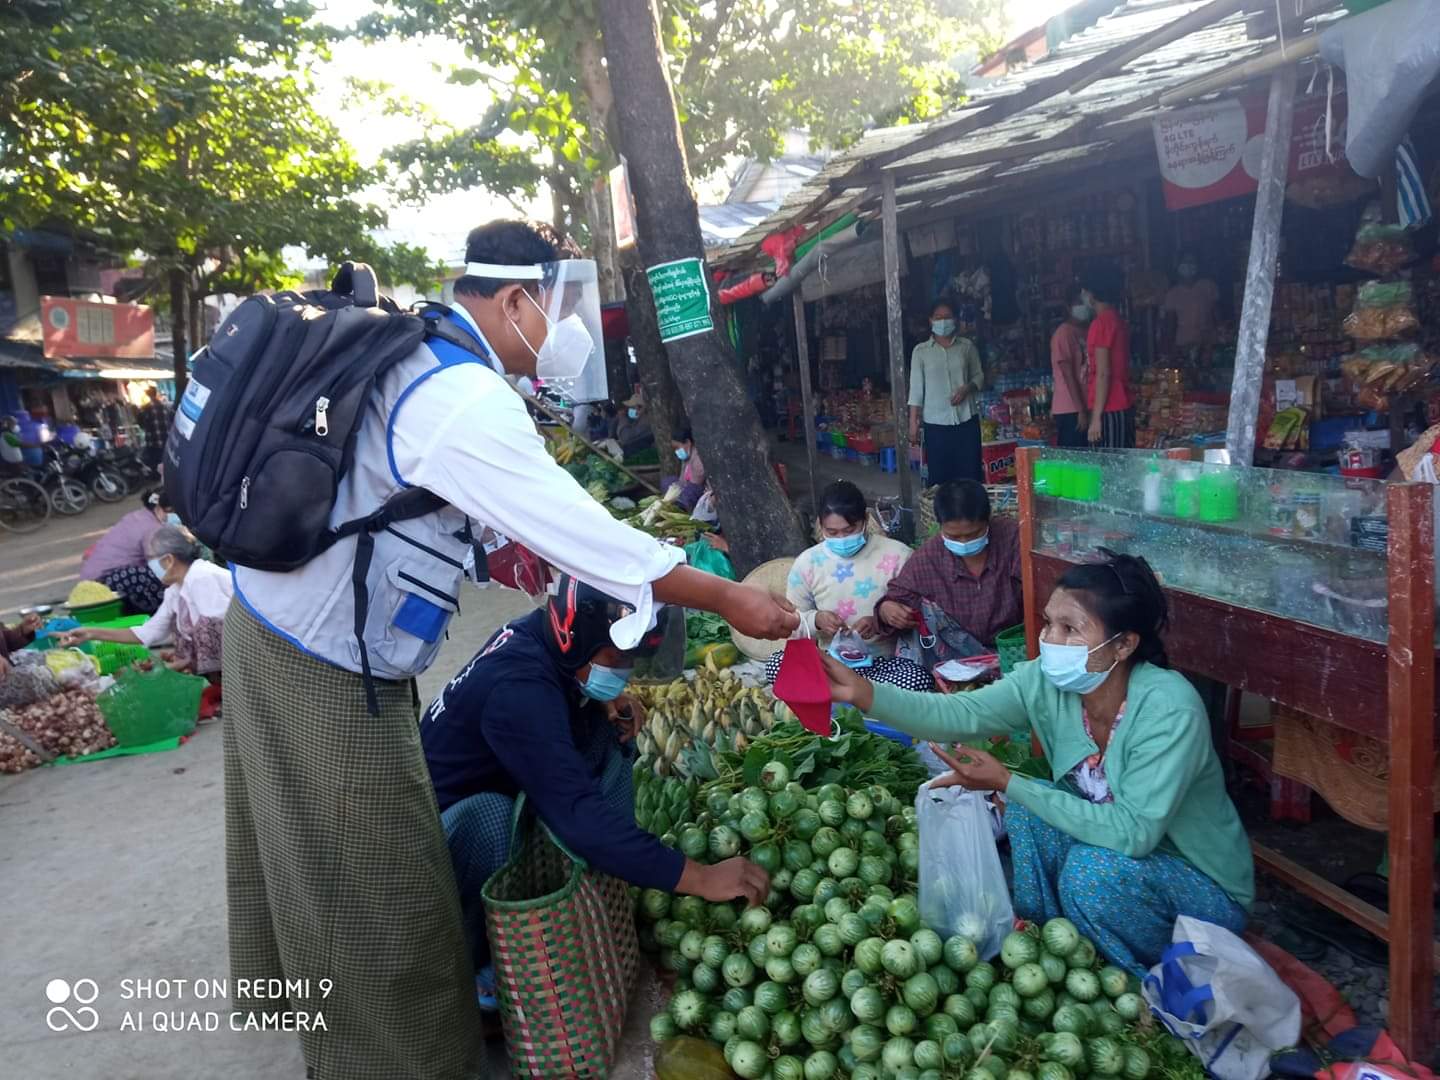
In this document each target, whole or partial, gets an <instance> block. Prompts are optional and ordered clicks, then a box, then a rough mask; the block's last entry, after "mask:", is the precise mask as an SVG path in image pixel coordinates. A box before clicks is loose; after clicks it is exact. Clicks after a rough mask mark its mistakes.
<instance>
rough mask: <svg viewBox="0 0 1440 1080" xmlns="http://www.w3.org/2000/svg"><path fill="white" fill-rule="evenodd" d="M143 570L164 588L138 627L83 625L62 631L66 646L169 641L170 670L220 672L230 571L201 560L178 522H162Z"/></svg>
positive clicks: (151, 645) (198, 549)
mask: <svg viewBox="0 0 1440 1080" xmlns="http://www.w3.org/2000/svg"><path fill="white" fill-rule="evenodd" d="M145 551H146V556H147V566H148V569H147V571H146V572H147V573H149V574H151V575H152V576H153V577H154V578H155V579H156V580H157V581H158V582H159V583H160V584H161V586H162V587H163V588H164V601H163V603H161V605H160V609H159V610H158V611H157V612H156V613H155V614H154V615H153V616H151V617H150V618H149V619H147V620H146V621H145V622H144V623H142V624H141V625H140V626H135V627H130V628H127V629H124V630H112V629H106V628H103V627H98V626H82V627H79V628H78V629H76V630H72V631H70V632H69V633H68V634H66V635H65V638H64V643H65V644H66V645H76V644H79V643H80V642H83V641H114V642H119V643H121V644H125V645H144V646H146V647H147V648H152V649H153V648H156V647H157V646H160V645H164V644H167V643H168V644H170V645H171V646H172V655H171V656H170V657H169V659H168V660H167V663H168V664H169V666H170V667H171V668H172V669H173V670H175V671H184V672H189V673H190V674H193V675H214V676H218V675H219V673H220V637H221V628H222V627H223V626H224V623H225V611H226V609H227V608H229V606H230V597H231V595H232V592H233V588H232V583H231V577H230V572H229V571H228V570H225V569H223V568H221V567H219V566H216V565H215V564H214V563H212V562H208V561H206V559H205V553H204V549H203V548H202V547H201V546H200V545H199V543H197V542H196V540H195V538H194V537H193V536H191V535H190V534H189V533H188V532H187V531H185V530H184V529H182V528H181V527H179V526H178V525H162V526H161V527H160V528H159V529H157V530H156V531H155V533H154V535H152V536H151V537H150V539H149V541H148V542H147V543H146V545H145Z"/></svg>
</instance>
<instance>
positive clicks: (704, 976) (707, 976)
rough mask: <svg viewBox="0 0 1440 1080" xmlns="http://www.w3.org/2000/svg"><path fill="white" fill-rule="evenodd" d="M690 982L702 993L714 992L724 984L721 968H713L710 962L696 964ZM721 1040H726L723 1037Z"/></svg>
mask: <svg viewBox="0 0 1440 1080" xmlns="http://www.w3.org/2000/svg"><path fill="white" fill-rule="evenodd" d="M690 982H691V984H692V985H693V986H694V987H695V989H696V990H699V991H700V992H701V993H702V994H706V995H709V994H713V993H715V992H716V991H717V990H719V989H720V987H722V986H723V985H725V984H724V980H722V979H721V978H720V969H719V968H713V967H711V966H710V965H709V964H696V965H695V970H694V971H692V972H690ZM721 1042H724V1040H723V1039H722V1040H721Z"/></svg>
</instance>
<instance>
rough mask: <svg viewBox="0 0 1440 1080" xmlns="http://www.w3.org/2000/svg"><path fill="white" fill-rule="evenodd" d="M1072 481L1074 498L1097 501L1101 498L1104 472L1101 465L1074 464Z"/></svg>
mask: <svg viewBox="0 0 1440 1080" xmlns="http://www.w3.org/2000/svg"><path fill="white" fill-rule="evenodd" d="M1070 468H1071V474H1070V482H1071V485H1072V487H1073V491H1072V493H1071V495H1070V497H1071V498H1072V499H1079V500H1080V501H1081V502H1096V501H1098V500H1099V498H1100V485H1101V478H1102V477H1103V475H1104V474H1103V473H1102V471H1101V469H1100V466H1099V465H1072V466H1071V467H1070Z"/></svg>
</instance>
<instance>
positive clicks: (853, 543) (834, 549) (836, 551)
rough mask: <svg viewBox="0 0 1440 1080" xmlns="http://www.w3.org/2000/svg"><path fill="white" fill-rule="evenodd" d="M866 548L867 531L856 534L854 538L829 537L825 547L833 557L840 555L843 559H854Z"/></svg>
mask: <svg viewBox="0 0 1440 1080" xmlns="http://www.w3.org/2000/svg"><path fill="white" fill-rule="evenodd" d="M864 546H865V531H864V530H863V529H862V530H861V531H860V532H858V533H855V534H854V535H853V536H827V537H826V538H825V547H826V548H827V549H828V550H829V552H830V554H831V555H838V556H840V558H842V559H849V558H853V557H854V556H855V555H856V554H857V553H858V552H859V551H860V549H861V548H863V547H864Z"/></svg>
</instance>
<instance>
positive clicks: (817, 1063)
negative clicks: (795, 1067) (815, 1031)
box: [805, 1050, 840, 1080]
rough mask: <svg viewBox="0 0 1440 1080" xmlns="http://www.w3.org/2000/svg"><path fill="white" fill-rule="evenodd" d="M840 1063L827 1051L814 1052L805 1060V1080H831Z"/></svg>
mask: <svg viewBox="0 0 1440 1080" xmlns="http://www.w3.org/2000/svg"><path fill="white" fill-rule="evenodd" d="M839 1068H840V1062H839V1061H837V1060H836V1059H835V1055H834V1054H832V1053H830V1051H829V1050H816V1051H815V1052H814V1053H813V1054H811V1055H810V1056H809V1057H807V1058H806V1059H805V1080H831V1078H832V1077H833V1076H834V1075H835V1073H836V1071H837V1070H838V1069H839Z"/></svg>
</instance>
